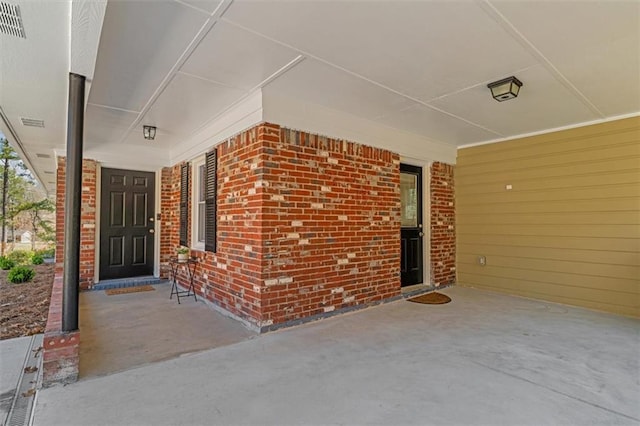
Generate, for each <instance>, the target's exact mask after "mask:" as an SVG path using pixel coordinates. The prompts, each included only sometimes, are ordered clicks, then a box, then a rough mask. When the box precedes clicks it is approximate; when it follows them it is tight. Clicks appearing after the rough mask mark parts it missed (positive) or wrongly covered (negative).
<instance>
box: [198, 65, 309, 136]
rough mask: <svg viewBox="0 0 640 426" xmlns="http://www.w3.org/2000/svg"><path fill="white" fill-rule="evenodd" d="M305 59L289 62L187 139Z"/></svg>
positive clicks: (206, 122)
mask: <svg viewBox="0 0 640 426" xmlns="http://www.w3.org/2000/svg"><path fill="white" fill-rule="evenodd" d="M304 59H305V57H304V56H303V55H298V56H297V57H296V58H294V59H293V60H291V61H289V62H288V63H287V64H285V65H284V66H282V67H280V69H278V70H276V71H275V72H274V73H273V74H271V75H270V76H269V77H267V78H265V79H264V80H262V81H261V82H260V83H258V84H257V85H256V86H254V87H253V88H251V89H249V90H248V91H246V92H245V94H244V95H242V96H241V97H240V98H239V99H237V100H236V101H234V102H232V103H231V104H229V105H228V106H227V107H226V108H224V109H223V110H222V111H220V112H219V113H218V114H216V115H214V116H213V117H211V118H210V119H209V120H207V121H205V122H204V123H203V124H202V125H200V126H198V128H197V129H196V130H194V131H193V132H191V133H190V134H189V135H188V136H187V137H188V138H191V137H192V136H194V135H195V134H196V133H198V132H199V131H201V130H203V129H204V128H205V127H207V126H208V125H210V124H211V123H213V122H214V121H215V120H216V119H217V118H218V117H220V116H221V115H222V114H224V113H226V112H227V111H229V110H230V109H232V108H233V107H235V106H236V105H239V104H240V103H241V102H243V101H244V100H245V99H247V98H248V97H249V96H251V95H252V94H253V93H255V92H256V91H257V90H260V89H262V88H263V87H264V86H266V85H268V84H269V83H271V82H272V81H273V80H275V79H276V78H278V77H280V76H281V75H282V74H284V73H286V72H287V71H289V70H290V69H291V68H293V67H295V66H296V65H298V64H299V63H300V62H302V61H303V60H304Z"/></svg>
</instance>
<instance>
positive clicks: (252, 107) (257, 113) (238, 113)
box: [170, 89, 264, 165]
mask: <svg viewBox="0 0 640 426" xmlns="http://www.w3.org/2000/svg"><path fill="white" fill-rule="evenodd" d="M262 121H264V119H263V108H262V90H260V89H258V90H255V91H254V92H252V93H250V94H248V95H247V96H246V97H244V98H243V99H242V100H240V101H239V102H237V103H235V104H234V105H232V106H230V107H229V108H227V109H226V110H225V111H224V112H222V113H221V114H219V115H218V116H217V117H215V118H214V119H213V120H211V121H210V122H208V123H207V124H205V125H204V126H203V127H201V128H200V129H199V130H196V132H194V133H193V135H191V137H189V138H188V139H187V140H185V141H184V142H183V143H181V144H180V145H179V146H176V147H175V149H174V150H172V151H171V155H170V164H172V165H173V164H177V163H179V162H181V161H185V160H187V161H188V160H191V159H193V158H196V157H198V156H200V155H202V154H204V153H205V152H207V151H209V150H210V149H211V148H212V147H214V146H215V145H217V144H219V143H220V142H222V141H224V140H226V139H228V138H230V137H232V136H235V135H237V134H238V133H241V132H242V131H244V130H247V129H249V128H251V127H253V126H255V125H257V124H259V123H261V122H262Z"/></svg>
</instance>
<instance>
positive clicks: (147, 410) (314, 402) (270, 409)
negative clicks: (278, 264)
mask: <svg viewBox="0 0 640 426" xmlns="http://www.w3.org/2000/svg"><path fill="white" fill-rule="evenodd" d="M443 292H444V293H446V294H449V295H450V296H451V297H452V298H453V302H452V303H449V304H447V305H440V306H433V305H419V304H414V303H410V302H407V301H398V302H394V303H390V304H387V305H383V306H379V307H375V308H370V309H366V310H363V311H359V312H355V313H351V314H348V315H343V316H339V317H335V318H331V319H326V320H323V321H319V322H316V323H311V324H307V325H303V326H299V327H296V328H290V329H285V330H281V331H278V332H273V333H270V334H266V335H262V336H259V337H257V338H254V339H251V340H246V341H243V342H241V343H237V344H233V345H230V346H225V347H221V348H216V349H212V350H208V351H204V352H200V353H197V354H191V355H186V356H182V357H180V358H176V359H172V360H168V361H163V362H159V363H155V364H152V365H148V366H145V367H141V368H138V369H133V370H129V371H125V372H121V373H117V374H113V375H110V376H106V377H100V378H95V379H89V380H84V381H81V382H78V383H76V384H73V385H69V386H66V387H57V388H52V389H46V390H43V391H40V392H39V394H38V403H37V407H36V413H35V423H34V424H35V425H36V426H41V425H165V424H166V425H169V424H182V425H222V424H224V425H240V424H242V425H326V424H345V425H350V424H380V425H404V424H419V425H425V424H455V425H471V424H485V425H489V424H490V425H515V424H517V425H555V424H576V425H586V424H590V425H593V424H602V425H605V424H606V425H620V424H624V425H637V424H640V404H638V402H639V401H640V384H639V378H640V370H639V359H640V335H639V332H640V321H638V320H634V319H629V318H624V317H618V316H614V315H608V314H602V313H597V312H592V311H588V310H583V309H579V308H569V307H566V306H562V305H556V304H548V303H544V302H537V301H532V300H528V299H521V298H515V297H509V296H504V295H500V294H493V293H488V292H483V291H478V290H473V289H468V288H461V287H453V288H449V289H446V290H444V291H443ZM202 326H206V324H202Z"/></svg>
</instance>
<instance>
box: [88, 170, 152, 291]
mask: <svg viewBox="0 0 640 426" xmlns="http://www.w3.org/2000/svg"><path fill="white" fill-rule="evenodd" d="M100 188H101V193H100V280H106V279H112V278H128V277H137V276H141V275H152V274H153V257H154V256H153V253H154V232H155V227H154V223H155V219H154V217H155V174H154V173H152V172H138V171H133V170H119V169H107V168H103V169H102V184H101V187H100Z"/></svg>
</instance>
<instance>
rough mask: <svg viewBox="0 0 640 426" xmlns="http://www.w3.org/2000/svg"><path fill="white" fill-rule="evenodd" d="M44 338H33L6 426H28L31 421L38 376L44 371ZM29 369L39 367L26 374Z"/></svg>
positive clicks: (39, 336) (37, 335)
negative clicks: (26, 369)
mask: <svg viewBox="0 0 640 426" xmlns="http://www.w3.org/2000/svg"><path fill="white" fill-rule="evenodd" d="M43 336H44V335H42V334H36V335H35V336H33V337H32V338H31V344H30V346H29V349H28V353H27V356H26V357H25V362H24V365H23V373H22V375H21V377H20V380H19V381H18V388H17V389H16V394H15V395H14V399H13V404H12V406H11V410H9V414H8V415H7V422H6V423H5V426H26V425H27V424H29V421H30V420H31V411H32V410H33V401H34V398H35V389H36V388H37V386H38V376H39V374H40V371H41V370H42V350H41V348H42V340H43ZM39 348H40V349H39ZM27 367H37V369H36V370H35V371H32V372H26V371H25V370H24V369H25V368H27ZM24 395H27V396H24Z"/></svg>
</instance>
